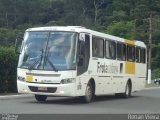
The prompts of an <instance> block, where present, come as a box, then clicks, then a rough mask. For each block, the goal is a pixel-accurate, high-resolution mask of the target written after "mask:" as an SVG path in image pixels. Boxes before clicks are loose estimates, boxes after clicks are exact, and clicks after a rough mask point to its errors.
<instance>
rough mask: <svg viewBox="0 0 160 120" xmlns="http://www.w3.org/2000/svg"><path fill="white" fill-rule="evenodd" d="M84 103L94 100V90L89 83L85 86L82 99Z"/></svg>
mask: <svg viewBox="0 0 160 120" xmlns="http://www.w3.org/2000/svg"><path fill="white" fill-rule="evenodd" d="M82 98H83V101H84V102H85V103H90V102H91V101H92V100H93V98H94V88H93V85H92V83H91V82H89V83H88V84H87V87H86V91H85V96H83V97H82Z"/></svg>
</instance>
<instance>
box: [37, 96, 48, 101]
mask: <svg viewBox="0 0 160 120" xmlns="http://www.w3.org/2000/svg"><path fill="white" fill-rule="evenodd" d="M35 98H36V100H37V101H38V102H45V101H46V99H47V96H46V95H35Z"/></svg>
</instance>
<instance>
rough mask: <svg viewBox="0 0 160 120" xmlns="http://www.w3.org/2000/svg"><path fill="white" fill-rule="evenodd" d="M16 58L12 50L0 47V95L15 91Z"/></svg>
mask: <svg viewBox="0 0 160 120" xmlns="http://www.w3.org/2000/svg"><path fill="white" fill-rule="evenodd" d="M17 58H18V57H17V55H16V53H15V50H14V48H8V47H0V93H4V92H16V91H17V82H16V71H17V70H16V69H17Z"/></svg>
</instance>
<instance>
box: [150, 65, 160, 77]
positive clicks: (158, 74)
mask: <svg viewBox="0 0 160 120" xmlns="http://www.w3.org/2000/svg"><path fill="white" fill-rule="evenodd" d="M159 77H160V68H157V69H154V70H153V71H152V80H154V79H157V78H159Z"/></svg>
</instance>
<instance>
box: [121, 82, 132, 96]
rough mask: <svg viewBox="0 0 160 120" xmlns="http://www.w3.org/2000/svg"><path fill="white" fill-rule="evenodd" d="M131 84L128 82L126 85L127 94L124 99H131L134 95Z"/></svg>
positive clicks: (124, 94)
mask: <svg viewBox="0 0 160 120" xmlns="http://www.w3.org/2000/svg"><path fill="white" fill-rule="evenodd" d="M131 87H132V86H131V83H130V82H129V81H128V82H127V84H126V88H125V93H123V97H124V98H129V97H131V94H132V92H131V91H132V88H131Z"/></svg>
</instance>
